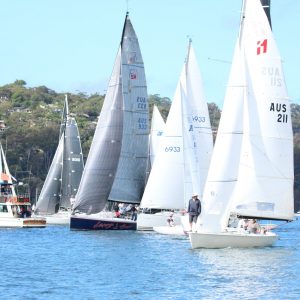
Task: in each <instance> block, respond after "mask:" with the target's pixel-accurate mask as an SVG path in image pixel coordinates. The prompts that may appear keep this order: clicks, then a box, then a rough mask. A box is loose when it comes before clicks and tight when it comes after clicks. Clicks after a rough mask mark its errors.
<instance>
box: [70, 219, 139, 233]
mask: <svg viewBox="0 0 300 300" xmlns="http://www.w3.org/2000/svg"><path fill="white" fill-rule="evenodd" d="M70 228H71V229H79V230H136V229H137V224H136V222H135V221H131V220H123V219H117V218H116V219H113V218H112V219H91V218H84V217H82V218H81V217H77V216H71V220H70Z"/></svg>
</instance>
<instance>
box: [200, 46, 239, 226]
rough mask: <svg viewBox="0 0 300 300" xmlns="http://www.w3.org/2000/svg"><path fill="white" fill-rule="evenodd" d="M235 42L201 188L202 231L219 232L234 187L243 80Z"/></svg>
mask: <svg viewBox="0 0 300 300" xmlns="http://www.w3.org/2000/svg"><path fill="white" fill-rule="evenodd" d="M240 74H241V56H240V49H239V41H237V43H236V46H235V51H234V55H233V60H232V65H231V71H230V75H229V80H228V84H227V89H226V94H225V99H224V105H223V110H222V116H221V120H220V124H219V128H218V134H217V138H216V142H215V146H214V150H213V154H212V159H211V164H210V168H209V171H208V176H207V182H206V184H205V188H204V196H203V213H202V216H203V217H202V222H203V230H207V231H217V232H218V231H220V230H221V229H220V226H221V216H222V215H223V214H224V211H225V210H226V208H227V206H228V203H229V201H230V196H231V194H232V192H233V189H234V187H235V184H236V181H237V176H238V168H239V156H240V149H241V143H242V133H243V103H244V98H243V94H244V82H243V78H241V75H240Z"/></svg>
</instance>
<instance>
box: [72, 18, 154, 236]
mask: <svg viewBox="0 0 300 300" xmlns="http://www.w3.org/2000/svg"><path fill="white" fill-rule="evenodd" d="M148 119H149V113H148V96H147V87H146V79H145V72H144V64H143V60H142V55H141V51H140V47H139V43H138V39H137V36H136V34H135V31H134V28H133V26H132V23H131V21H130V18H129V14H128V13H127V14H126V18H125V23H124V27H123V33H122V38H121V43H120V47H119V50H118V53H117V57H116V60H115V64H114V68H113V72H112V75H111V78H110V81H109V85H108V89H107V93H106V96H105V99H104V103H103V107H102V110H101V113H100V117H99V120H98V124H97V128H96V131H95V134H94V138H93V141H92V144H91V148H90V151H89V155H88V158H87V161H86V165H85V169H84V172H83V175H82V179H81V182H80V186H79V190H78V193H77V195H76V199H75V203H74V207H73V215H72V216H71V224H70V227H71V229H88V230H136V228H137V226H136V221H134V220H130V219H125V218H122V217H114V214H113V211H112V210H113V208H114V207H115V206H116V205H117V204H121V203H122V204H124V205H127V207H129V206H130V205H134V206H135V205H138V204H139V203H140V201H141V198H142V194H143V191H144V187H145V182H146V173H147V164H148V149H149V148H148V143H149V138H148V136H149V125H148Z"/></svg>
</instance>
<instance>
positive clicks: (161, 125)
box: [149, 105, 166, 166]
mask: <svg viewBox="0 0 300 300" xmlns="http://www.w3.org/2000/svg"><path fill="white" fill-rule="evenodd" d="M165 127H166V123H165V121H164V119H163V118H162V116H161V114H160V112H159V110H158V108H157V106H156V105H154V106H153V113H152V120H151V130H150V144H149V146H150V151H149V152H150V162H151V165H152V166H153V163H154V160H155V157H156V153H157V151H158V149H159V143H160V140H161V137H162V136H163V134H164V131H165Z"/></svg>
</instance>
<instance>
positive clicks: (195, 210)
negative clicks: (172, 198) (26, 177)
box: [188, 194, 201, 231]
mask: <svg viewBox="0 0 300 300" xmlns="http://www.w3.org/2000/svg"><path fill="white" fill-rule="evenodd" d="M188 213H189V222H190V227H191V231H192V230H193V222H194V223H195V224H196V222H197V219H198V216H199V215H200V214H201V202H200V200H199V198H198V195H197V194H194V195H193V196H192V199H190V201H189V206H188Z"/></svg>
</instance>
